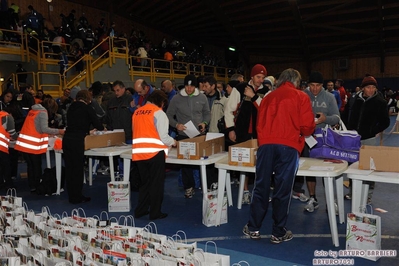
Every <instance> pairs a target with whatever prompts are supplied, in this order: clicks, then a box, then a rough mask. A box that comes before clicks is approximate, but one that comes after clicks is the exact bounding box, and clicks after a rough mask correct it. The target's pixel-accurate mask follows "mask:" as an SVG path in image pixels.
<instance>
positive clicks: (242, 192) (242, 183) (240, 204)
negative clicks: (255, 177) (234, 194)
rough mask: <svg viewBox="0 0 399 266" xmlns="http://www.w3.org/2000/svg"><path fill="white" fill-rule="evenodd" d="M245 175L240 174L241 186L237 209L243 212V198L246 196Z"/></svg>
mask: <svg viewBox="0 0 399 266" xmlns="http://www.w3.org/2000/svg"><path fill="white" fill-rule="evenodd" d="M244 183H245V173H244V172H240V186H239V188H238V200H237V209H239V210H241V206H242V196H243V195H244Z"/></svg>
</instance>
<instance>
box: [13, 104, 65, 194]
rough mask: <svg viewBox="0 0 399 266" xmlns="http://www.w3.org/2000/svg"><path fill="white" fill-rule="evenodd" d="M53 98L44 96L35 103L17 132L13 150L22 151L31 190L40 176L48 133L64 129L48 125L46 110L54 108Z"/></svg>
mask: <svg viewBox="0 0 399 266" xmlns="http://www.w3.org/2000/svg"><path fill="white" fill-rule="evenodd" d="M57 108H58V105H57V103H56V102H55V100H54V99H53V98H46V99H45V100H44V101H43V103H42V104H35V105H33V106H32V109H31V110H30V111H29V113H28V115H27V116H26V119H25V122H24V124H23V126H22V129H21V132H20V133H19V136H18V139H17V142H16V144H15V150H18V151H21V152H23V153H24V157H25V161H26V163H27V166H28V183H29V188H30V191H31V192H35V191H36V187H37V186H38V185H39V184H40V178H41V176H42V154H43V153H46V151H47V148H48V135H49V134H50V135H57V134H64V132H65V130H64V129H57V128H49V127H48V113H47V112H48V110H56V109H57Z"/></svg>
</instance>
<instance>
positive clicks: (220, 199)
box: [204, 168, 227, 226]
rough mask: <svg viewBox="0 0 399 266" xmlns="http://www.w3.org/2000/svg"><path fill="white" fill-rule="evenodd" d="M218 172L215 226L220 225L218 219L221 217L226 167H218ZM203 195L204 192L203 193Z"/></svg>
mask: <svg viewBox="0 0 399 266" xmlns="http://www.w3.org/2000/svg"><path fill="white" fill-rule="evenodd" d="M218 172H219V174H218V195H217V204H216V223H215V225H216V226H219V225H220V220H221V217H222V207H223V198H224V187H225V186H226V175H227V170H226V169H220V168H219V171H218ZM204 195H205V193H204Z"/></svg>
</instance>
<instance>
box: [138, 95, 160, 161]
mask: <svg viewBox="0 0 399 266" xmlns="http://www.w3.org/2000/svg"><path fill="white" fill-rule="evenodd" d="M159 110H161V108H159V107H157V106H156V105H153V104H150V103H149V104H146V105H144V106H142V107H140V108H139V109H137V110H136V111H135V112H134V114H133V116H132V124H133V141H132V160H133V161H141V160H148V159H151V158H152V157H154V156H155V155H156V154H157V153H158V152H160V151H162V150H163V151H165V155H166V156H167V155H168V146H166V145H165V144H164V143H163V142H162V141H161V138H160V137H159V134H158V131H157V128H156V127H155V123H154V113H155V112H156V111H159Z"/></svg>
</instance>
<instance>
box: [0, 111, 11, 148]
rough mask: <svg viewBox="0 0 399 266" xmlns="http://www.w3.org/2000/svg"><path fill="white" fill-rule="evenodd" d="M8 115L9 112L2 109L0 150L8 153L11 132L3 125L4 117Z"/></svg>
mask: <svg viewBox="0 0 399 266" xmlns="http://www.w3.org/2000/svg"><path fill="white" fill-rule="evenodd" d="M6 116H8V113H7V112H4V111H0V151H2V152H4V153H7V154H8V145H9V144H10V134H9V133H8V132H7V130H6V129H5V128H4V127H3V124H2V120H3V117H6Z"/></svg>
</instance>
